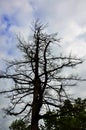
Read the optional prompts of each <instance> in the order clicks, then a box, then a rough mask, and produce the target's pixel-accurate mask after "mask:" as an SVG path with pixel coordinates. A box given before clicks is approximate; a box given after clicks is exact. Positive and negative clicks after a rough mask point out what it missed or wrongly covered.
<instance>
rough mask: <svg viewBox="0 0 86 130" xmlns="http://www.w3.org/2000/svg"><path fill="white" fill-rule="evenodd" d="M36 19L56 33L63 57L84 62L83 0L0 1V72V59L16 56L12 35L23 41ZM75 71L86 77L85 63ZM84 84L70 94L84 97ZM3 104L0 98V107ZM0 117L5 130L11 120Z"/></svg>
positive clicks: (1, 128) (85, 15)
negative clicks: (74, 56) (20, 37)
mask: <svg viewBox="0 0 86 130" xmlns="http://www.w3.org/2000/svg"><path fill="white" fill-rule="evenodd" d="M36 18H39V19H40V20H41V21H42V22H43V23H48V25H49V26H48V31H49V32H51V33H53V32H58V36H59V37H61V38H62V40H61V43H60V44H61V46H62V48H61V49H62V50H63V52H64V53H65V54H68V53H70V52H71V53H72V54H73V55H76V56H78V57H82V58H83V59H86V0H0V70H3V69H4V67H5V65H4V62H3V60H2V59H14V58H16V57H18V55H19V53H18V52H17V49H16V43H17V41H16V38H15V37H16V34H21V35H23V37H24V38H25V39H27V37H28V35H29V34H30V26H31V23H32V21H34V19H36ZM78 71H79V73H80V74H81V76H83V77H85V76H86V74H85V73H86V61H85V62H84V63H83V64H82V65H81V66H80V67H79V68H78ZM5 84H6V83H5V82H3V81H1V80H0V89H1V88H2V87H4V86H5V87H8V86H9V83H8V84H7V85H5ZM85 84H86V83H82V84H80V85H79V86H78V88H77V89H74V88H73V89H72V90H71V93H73V94H75V95H77V96H82V97H85V96H86V88H85ZM6 105H7V101H6V100H5V99H4V98H3V97H2V96H1V98H0V108H2V107H3V106H6ZM0 113H2V111H0ZM2 117H3V114H0V130H8V129H7V127H8V124H9V123H10V121H11V118H8V117H7V118H4V119H3V118H2Z"/></svg>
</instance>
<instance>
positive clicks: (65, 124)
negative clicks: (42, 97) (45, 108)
mask: <svg viewBox="0 0 86 130" xmlns="http://www.w3.org/2000/svg"><path fill="white" fill-rule="evenodd" d="M47 113H50V114H52V115H55V113H56V112H55V111H54V112H47ZM44 124H45V127H44V129H43V130H85V129H86V99H84V100H81V99H80V98H78V99H76V100H75V101H74V103H71V101H70V100H65V102H64V104H63V106H62V107H61V108H60V112H59V116H52V117H51V118H48V119H45V120H44Z"/></svg>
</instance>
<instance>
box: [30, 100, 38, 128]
mask: <svg viewBox="0 0 86 130" xmlns="http://www.w3.org/2000/svg"><path fill="white" fill-rule="evenodd" d="M38 122H39V105H38V102H37V100H36V99H35V100H34V102H33V108H32V119H31V130H39V127H38Z"/></svg>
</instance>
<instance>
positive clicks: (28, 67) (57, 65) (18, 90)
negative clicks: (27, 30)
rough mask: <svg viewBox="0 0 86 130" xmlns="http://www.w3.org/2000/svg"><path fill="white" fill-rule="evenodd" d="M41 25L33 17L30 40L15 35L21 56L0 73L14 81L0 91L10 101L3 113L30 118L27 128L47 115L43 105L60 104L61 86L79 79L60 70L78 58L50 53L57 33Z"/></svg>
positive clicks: (48, 107)
mask: <svg viewBox="0 0 86 130" xmlns="http://www.w3.org/2000/svg"><path fill="white" fill-rule="evenodd" d="M44 28H45V25H43V24H42V23H41V22H40V21H39V20H37V21H36V22H35V24H34V27H33V37H32V40H30V41H29V42H26V41H25V40H23V39H21V38H19V37H18V41H19V42H18V46H17V47H18V49H19V50H20V51H21V53H22V58H21V59H19V60H13V61H10V62H9V64H8V67H7V68H6V71H4V72H3V73H1V74H0V78H3V79H12V81H13V82H14V84H13V87H12V88H10V90H3V91H1V92H0V93H1V94H8V97H9V98H10V101H11V104H10V106H9V107H8V108H7V109H5V111H6V114H9V115H14V116H17V115H21V116H22V118H23V119H26V120H29V121H31V130H38V129H39V127H38V122H39V120H40V119H43V118H46V117H47V115H46V114H45V109H48V110H49V109H52V107H53V108H59V107H60V103H61V102H62V101H63V100H64V99H65V97H67V94H66V91H65V87H66V86H73V85H76V83H75V81H76V80H80V79H79V78H78V77H76V76H73V75H68V76H65V75H62V74H61V72H62V71H64V69H65V68H67V67H68V68H72V67H75V66H76V65H78V64H81V63H82V60H81V59H80V58H76V57H72V56H71V55H69V56H63V55H60V54H59V55H54V54H55V53H54V52H53V51H52V47H53V46H54V45H56V50H55V51H58V52H59V48H60V47H59V39H58V38H57V34H47V33H46V32H45V30H44ZM73 81H74V82H73ZM20 106H21V107H20ZM17 108H18V109H17ZM48 116H49V115H48ZM48 118H49V117H48ZM29 121H28V122H29Z"/></svg>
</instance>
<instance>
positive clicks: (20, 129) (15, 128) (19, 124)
mask: <svg viewBox="0 0 86 130" xmlns="http://www.w3.org/2000/svg"><path fill="white" fill-rule="evenodd" d="M9 128H10V130H29V129H28V127H27V125H26V123H25V122H24V121H23V120H21V119H20V120H15V121H13V122H12V124H11V126H10V127H9Z"/></svg>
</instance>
